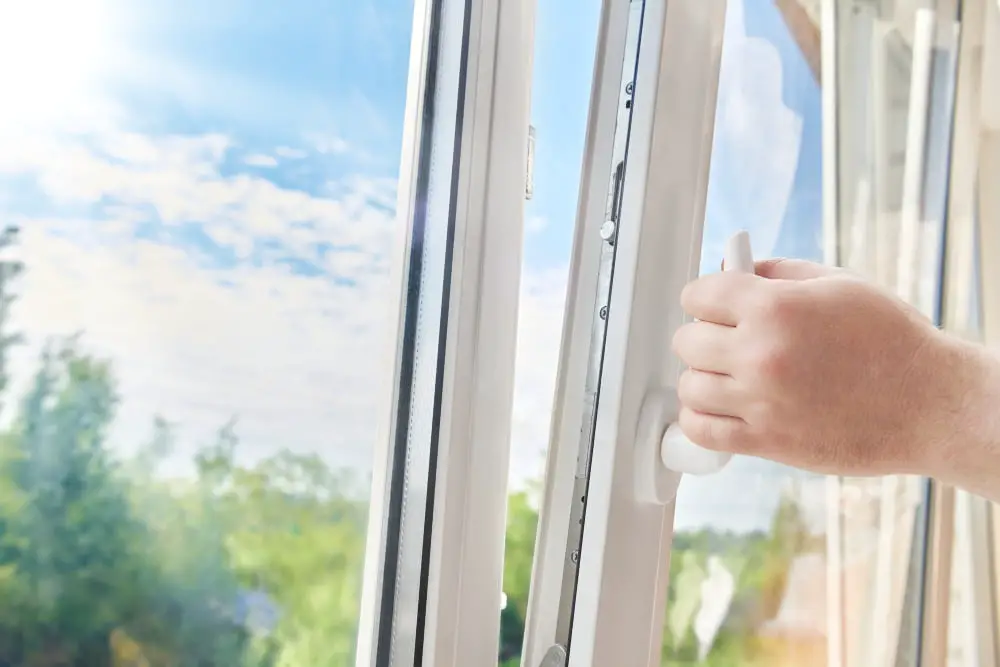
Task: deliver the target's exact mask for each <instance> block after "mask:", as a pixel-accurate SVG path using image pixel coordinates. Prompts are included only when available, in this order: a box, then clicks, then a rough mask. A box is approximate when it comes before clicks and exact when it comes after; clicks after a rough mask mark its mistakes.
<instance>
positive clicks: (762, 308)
mask: <svg viewBox="0 0 1000 667" xmlns="http://www.w3.org/2000/svg"><path fill="white" fill-rule="evenodd" d="M797 310H798V300H797V299H796V298H794V295H793V294H792V291H791V290H788V289H765V290H759V292H758V296H757V303H756V311H757V313H758V315H759V316H760V318H761V319H763V320H764V321H766V322H769V323H773V324H778V325H787V324H789V323H791V322H794V321H795V319H796V316H797Z"/></svg>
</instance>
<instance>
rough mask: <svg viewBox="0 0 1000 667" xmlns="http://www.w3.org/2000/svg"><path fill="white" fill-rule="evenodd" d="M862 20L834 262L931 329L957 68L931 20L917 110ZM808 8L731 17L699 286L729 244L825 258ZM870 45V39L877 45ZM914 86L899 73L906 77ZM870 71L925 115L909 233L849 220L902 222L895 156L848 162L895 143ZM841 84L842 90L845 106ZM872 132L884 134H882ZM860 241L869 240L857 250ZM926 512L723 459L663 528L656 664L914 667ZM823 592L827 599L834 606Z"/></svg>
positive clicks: (915, 496)
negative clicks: (873, 207)
mask: <svg viewBox="0 0 1000 667" xmlns="http://www.w3.org/2000/svg"><path fill="white" fill-rule="evenodd" d="M910 4H912V3H910ZM907 5H908V3H894V6H895V7H896V11H897V13H896V14H894V15H893V16H891V17H886V19H885V25H882V27H881V29H882V32H883V33H884V39H885V40H886V43H887V44H888V43H889V42H890V41H891V40H894V39H902V40H903V42H904V43H905V44H906V48H905V49H902V50H901V52H900V54H899V55H894V56H893V60H891V63H892V64H893V65H894V66H901V65H900V63H901V62H902V60H906V59H909V60H911V61H912V60H913V59H914V56H913V48H912V40H913V34H914V31H915V23H916V22H917V19H916V18H915V13H914V11H913V8H912V7H910V8H908V7H907ZM872 6H873V5H872V4H871V3H863V2H852V1H849V0H848V1H845V2H838V3H837V9H838V13H839V17H838V18H839V23H838V27H839V28H840V30H841V31H840V32H839V33H838V49H839V58H840V60H841V62H840V63H839V65H840V69H841V77H842V78H841V80H840V81H838V82H837V84H838V87H837V94H838V99H839V105H840V107H839V115H840V123H841V125H840V130H839V132H838V135H839V139H840V142H841V143H840V146H839V149H838V154H837V157H838V158H839V163H840V173H839V191H840V196H841V199H840V205H841V208H840V215H841V218H840V227H841V229H842V230H844V231H843V234H842V236H841V241H842V243H841V248H840V253H841V261H842V262H843V263H845V264H847V265H849V266H852V267H856V268H858V269H859V270H862V271H863V272H865V273H867V274H868V275H869V276H870V277H871V278H873V279H878V280H887V281H888V282H889V284H891V285H893V286H897V285H899V286H902V285H905V289H902V288H901V289H900V292H901V294H902V295H903V296H904V297H906V298H908V299H910V300H911V301H913V302H915V303H918V304H919V305H921V306H922V307H924V308H925V310H926V311H927V312H928V314H934V313H935V312H936V310H935V309H936V307H937V304H936V297H937V286H938V284H939V283H938V280H939V267H940V265H939V260H940V254H941V242H940V238H941V230H942V227H941V221H942V220H943V212H944V208H943V206H944V198H943V195H944V185H945V178H946V173H947V171H946V166H947V158H948V156H947V141H946V139H947V136H948V127H949V124H950V115H951V109H950V101H949V100H950V92H949V91H950V90H951V76H952V72H953V68H954V60H953V58H952V57H951V54H952V53H953V51H951V50H949V48H950V47H949V46H948V45H949V44H951V42H948V41H947V37H948V35H951V34H952V31H953V25H952V23H951V22H950V21H934V20H933V19H934V18H935V17H934V15H933V14H932V15H931V18H932V25H933V26H936V27H937V29H938V32H937V33H936V39H937V41H936V42H933V41H932V43H934V44H939V45H941V46H940V48H939V47H934V49H932V51H933V55H934V57H933V58H930V59H929V60H928V61H927V62H928V65H927V72H928V74H927V84H928V87H927V95H926V96H924V97H923V98H914V99H913V100H911V99H910V97H909V94H910V93H909V91H910V87H909V83H908V82H902V83H901V82H900V81H899V79H900V78H905V77H903V75H902V74H899V73H895V72H896V70H893V69H891V67H890V65H889V63H890V61H889V59H888V57H886V58H884V59H883V60H878V61H877V60H875V59H874V56H873V55H872V54H871V52H870V51H869V50H866V49H865V48H862V45H859V42H858V39H859V38H858V37H857V34H856V32H855V30H856V26H855V24H854V23H850V22H851V21H854V22H855V23H864V20H863V19H861V18H859V17H861V16H864V15H865V13H866V12H868V13H870V12H871V11H874V10H873V9H872ZM817 9H818V6H817V3H813V2H808V1H805V0H803V1H802V2H792V1H790V2H777V3H774V2H771V1H769V0H731V1H730V3H729V14H728V16H727V26H726V42H725V46H724V52H723V63H722V75H721V80H720V96H719V102H718V109H717V116H716V128H715V144H714V153H713V161H712V173H711V181H710V186H709V202H708V211H707V218H706V232H705V241H704V252H703V265H702V270H703V271H715V270H718V267H719V264H720V261H721V256H722V250H723V244H724V243H725V240H726V239H727V238H728V236H729V235H730V234H731V233H732V232H734V231H736V230H737V229H740V228H745V229H749V230H750V232H751V236H752V238H753V244H754V251H755V254H756V255H757V256H758V257H766V256H786V257H788V256H792V257H801V258H805V259H811V260H821V259H822V258H823V247H822V243H823V236H822V206H821V204H822V186H821V177H822V167H823V162H824V160H823V157H824V156H823V153H822V141H821V134H822V122H823V119H822V112H821V98H822V94H823V91H822V90H821V88H820V85H819V82H818V81H817V69H818V68H817V67H816V63H818V57H819V54H818V48H819V38H818V32H819V26H818V25H817V21H818V17H819V12H818V11H817ZM921 20H926V19H921ZM868 21H869V23H871V22H872V20H871V19H868ZM845 26H846V27H845ZM868 30H869V32H868V33H865V34H866V35H867V36H866V37H865V40H871V39H872V37H871V31H872V27H871V26H868ZM900 35H902V36H903V37H900ZM888 48H889V47H886V49H888ZM903 55H905V58H903ZM883 61H884V62H883ZM879 67H884V68H885V71H884V72H883V71H882V70H880V69H879ZM911 69H912V65H911V66H906V67H904V70H905V72H906V76H907V77H908V76H909V71H910V70H911ZM880 72H882V73H883V74H885V75H886V76H888V75H889V73H893V74H892V76H894V77H896V78H895V79H894V80H893V81H894V84H893V85H895V86H896V87H900V86H902V85H903V84H904V83H905V90H904V92H903V93H902V95H903V100H902V102H901V103H902V104H903V106H904V107H906V108H908V107H907V105H909V104H913V105H914V107H915V108H919V109H920V111H914V112H913V114H914V117H916V116H918V115H919V114H920V113H923V114H924V116H925V117H926V118H927V119H928V123H927V127H926V128H925V129H926V131H925V133H924V134H923V135H921V136H922V138H921V139H920V140H919V145H920V148H921V151H922V154H923V156H924V157H925V158H926V160H923V161H921V163H920V167H921V170H920V171H919V172H918V173H917V179H916V184H917V187H916V189H915V190H913V192H912V193H910V191H909V190H908V191H907V193H908V196H910V197H911V198H914V197H915V200H914V201H916V202H918V204H919V205H916V206H915V207H914V206H913V205H911V207H910V209H907V212H908V213H910V211H911V209H912V210H913V211H915V213H910V217H911V218H912V220H913V221H914V223H916V222H917V221H919V224H915V225H911V228H908V229H909V231H907V232H906V234H903V233H902V229H903V224H902V222H901V220H902V213H901V212H900V211H896V212H895V215H894V216H893V215H889V214H886V215H884V216H883V217H881V218H878V219H877V223H875V222H872V223H871V225H870V227H865V226H864V225H868V224H869V220H875V218H870V217H866V216H865V215H863V214H858V213H857V211H858V210H859V206H860V205H859V206H856V205H854V202H855V201H861V202H866V201H868V200H867V199H865V198H866V197H867V198H871V197H873V194H872V193H873V192H883V191H884V192H896V196H897V197H898V198H899V204H898V206H897V209H898V208H902V203H901V202H902V201H903V195H902V186H901V184H898V183H896V184H895V185H894V184H893V183H892V182H889V181H892V179H894V178H901V177H902V174H903V171H904V170H903V169H902V168H901V167H900V168H899V169H898V170H896V171H893V169H894V167H893V165H895V164H896V163H897V162H900V163H901V164H905V162H906V160H907V159H911V160H912V159H913V158H911V157H910V154H909V153H908V152H907V150H906V148H907V146H906V145H903V146H899V147H897V146H895V145H893V150H892V151H890V152H891V157H890V156H885V157H884V158H883V160H884V161H883V162H880V163H878V164H874V163H873V162H872V161H871V160H869V161H868V162H864V161H861V162H851V160H854V159H855V153H857V154H864V155H867V154H868V153H867V152H866V151H870V146H869V145H868V144H869V142H870V141H871V140H872V137H873V136H879V137H881V138H882V140H884V141H886V142H888V141H889V139H888V137H889V136H890V135H891V136H892V137H896V135H900V136H901V137H903V138H906V137H907V132H906V127H905V120H906V117H905V115H904V116H902V117H894V119H893V120H892V121H886V120H885V119H884V117H883V116H881V115H877V116H871V115H870V114H869V115H866V113H867V112H868V107H867V106H866V105H867V104H869V103H870V99H869V98H871V97H872V96H873V95H874V94H875V93H874V92H873V93H872V95H868V94H862V92H865V91H881V94H882V96H883V97H884V98H885V99H886V100H888V99H889V98H890V97H891V96H890V95H889V94H888V93H887V92H886V91H887V90H888V89H889V88H890V87H891V86H889V84H888V83H887V82H886V81H885V80H884V79H885V77H882V78H879V77H880V76H882V74H880ZM852 77H853V78H852ZM858 77H861V79H860V80H859V79H858ZM845 82H848V83H850V85H851V86H854V87H853V88H851V89H850V90H847V89H846V86H847V84H846V83H845ZM858 91H862V92H858ZM928 108H929V112H928ZM880 113H882V112H880ZM876 119H878V122H879V123H884V126H883V125H879V126H878V128H879V129H878V130H876V129H875V127H874V126H875V125H876ZM901 123H902V124H903V129H902V130H900V128H899V125H900V124H901ZM883 135H884V136H883ZM852 151H853V152H852ZM914 168H915V167H913V166H911V167H910V169H911V171H912V170H913V169H914ZM865 169H868V171H865ZM880 170H881V171H880ZM867 173H877V174H878V178H877V179H875V180H876V181H877V184H878V188H881V190H879V189H877V188H876V187H875V186H872V185H866V184H865V183H864V175H865V174H867ZM893 187H895V190H893ZM910 188H911V190H912V189H913V186H912V185H911V186H910ZM897 191H898V192H897ZM847 202H851V205H850V206H848V205H847ZM860 209H861V211H862V213H864V211H866V210H867V209H866V208H865V206H860ZM858 229H862V230H864V233H865V234H872V235H874V234H875V233H876V232H875V230H878V233H879V234H880V236H878V238H877V239H876V238H875V237H874V236H866V237H865V238H867V239H870V240H871V241H870V242H868V243H860V242H856V243H855V242H854V241H855V240H856V239H857V235H858V234H859V233H860V232H859V231H857V230H858ZM876 241H877V243H876ZM876 251H877V252H876ZM865 258H872V259H873V261H874V258H881V259H880V261H881V262H882V265H884V266H886V267H887V269H886V271H885V272H884V273H878V272H877V271H868V270H866V268H867V267H866V265H864V263H863V261H861V260H863V259H865ZM918 277H919V278H923V280H918ZM897 279H898V280H897ZM734 489H738V490H739V493H734V492H733V490H734ZM922 498H923V482H922V481H921V480H916V479H914V480H910V479H901V478H896V477H891V478H884V479H864V480H839V479H836V478H825V477H821V476H817V475H811V474H807V473H803V472H799V471H794V470H791V469H788V468H785V467H782V466H778V465H775V464H772V463H768V462H764V461H760V460H756V459H752V458H747V457H737V458H735V459H734V460H733V461H732V462H731V463H730V464H729V466H728V467H727V468H726V469H725V470H723V471H722V472H721V473H719V474H717V475H714V476H709V477H703V478H697V477H688V478H685V479H684V480H683V482H682V484H681V488H680V492H679V495H678V502H677V510H676V518H675V537H674V554H673V557H672V560H671V587H670V601H669V607H668V610H667V627H666V633H665V640H664V642H665V646H664V664H669V665H684V664H690V665H715V666H718V667H722V666H724V665H725V666H729V665H741V666H743V665H761V666H764V665H767V666H769V667H770V666H773V665H805V664H808V665H825V664H828V656H829V655H831V654H833V655H838V656H841V658H840V660H841V663H840V664H843V665H858V666H859V667H869V666H871V665H879V666H880V667H892V666H893V665H897V664H899V665H904V664H912V662H913V658H914V657H915V654H914V652H913V651H912V649H913V648H914V647H915V645H916V644H915V638H916V634H915V631H916V629H917V623H916V621H917V620H918V617H917V614H918V613H919V595H920V590H921V576H922V569H921V566H922V563H921V559H920V554H921V544H922V539H923V537H922V535H923V526H924V513H923V512H922V511H921V507H922ZM831 581H832V582H835V583H836V585H837V586H838V587H839V590H835V591H831V590H829V588H828V587H829V584H830V582H831ZM904 619H905V620H904ZM832 642H836V644H832Z"/></svg>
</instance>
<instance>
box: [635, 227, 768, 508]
mask: <svg viewBox="0 0 1000 667" xmlns="http://www.w3.org/2000/svg"><path fill="white" fill-rule="evenodd" d="M724 269H725V270H726V271H742V272H745V273H753V271H754V261H753V252H752V250H751V248H750V235H749V234H748V233H747V232H745V231H741V232H737V233H736V234H734V235H733V236H732V237H731V238H730V239H729V240H728V242H727V243H726V256H725V266H724ZM678 411H679V404H678V401H677V391H676V388H669V389H661V390H656V391H652V392H650V393H649V394H648V395H647V396H646V397H645V398H644V400H643V405H642V409H641V411H640V415H639V424H638V427H637V429H636V443H635V446H636V469H635V482H636V496H637V497H638V498H639V499H640V500H642V501H645V502H650V503H655V504H666V503H668V502H670V501H671V500H673V499H674V496H675V495H676V494H677V486H678V485H679V484H680V478H681V474H682V473H686V474H689V475H708V474H711V473H714V472H718V471H720V470H722V468H724V467H725V465H726V464H727V463H729V459H731V458H732V454H728V453H725V452H715V451H712V450H709V449H705V448H704V447H700V446H698V445H696V444H694V443H693V442H691V441H690V440H688V439H687V438H686V437H685V436H684V433H683V432H682V431H681V429H680V426H679V425H678V424H677V423H675V421H674V420H675V419H676V418H677V413H678Z"/></svg>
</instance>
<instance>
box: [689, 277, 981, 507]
mask: <svg viewBox="0 0 1000 667" xmlns="http://www.w3.org/2000/svg"><path fill="white" fill-rule="evenodd" d="M681 302H682V305H683V307H684V309H685V311H687V313H688V314H689V315H691V316H692V317H694V318H696V319H697V320H699V321H697V322H694V323H692V324H688V325H685V326H684V327H682V328H681V329H680V330H678V332H677V334H676V336H675V337H674V350H675V351H676V353H677V354H678V356H679V357H680V358H681V360H682V361H684V363H685V364H687V366H688V367H689V370H687V371H685V373H684V375H683V376H682V378H681V381H680V384H679V387H678V394H679V397H680V401H681V404H682V409H681V414H680V425H681V428H682V429H683V430H684V432H685V434H686V435H687V437H688V438H690V439H691V440H692V441H694V442H696V443H698V444H700V445H702V446H704V447H708V448H710V449H714V450H719V451H727V452H734V453H739V454H750V455H753V456H760V457H763V458H767V459H771V460H774V461H778V462H781V463H785V464H788V465H791V466H795V467H798V468H803V469H807V470H812V471H815V472H820V473H827V474H840V475H882V474H916V475H926V476H930V477H935V478H937V479H940V480H942V481H944V482H946V483H949V484H954V485H957V486H961V487H963V488H966V489H968V490H969V491H972V492H974V493H978V494H980V495H983V496H986V497H989V498H991V499H993V500H997V501H1000V356H997V355H995V354H993V353H992V352H990V351H988V350H987V349H986V348H984V347H982V346H977V345H974V344H971V343H967V342H965V341H962V340H959V339H957V338H955V337H953V336H950V335H948V334H945V333H943V332H941V331H939V330H938V329H937V328H935V327H934V326H933V325H932V324H931V323H930V322H929V321H928V320H927V319H926V318H924V317H923V316H922V315H921V314H920V313H919V312H918V311H916V310H915V309H914V308H912V307H910V306H909V305H907V304H906V303H904V302H902V301H901V300H899V299H897V298H896V297H895V296H894V295H892V294H890V293H888V292H886V291H884V290H881V289H879V288H878V287H876V286H874V285H872V284H870V283H867V282H865V281H863V280H861V279H860V278H857V277H855V276H854V275H852V274H850V273H848V272H845V271H842V270H838V269H831V268H829V267H825V266H822V265H818V264H813V263H811V262H802V261H796V260H768V261H765V262H758V264H757V275H750V274H743V273H736V272H727V273H718V274H713V275H708V276H704V277H702V278H699V279H698V280H696V281H694V282H692V283H691V284H689V285H688V286H687V288H686V289H685V290H684V293H683V294H682V297H681Z"/></svg>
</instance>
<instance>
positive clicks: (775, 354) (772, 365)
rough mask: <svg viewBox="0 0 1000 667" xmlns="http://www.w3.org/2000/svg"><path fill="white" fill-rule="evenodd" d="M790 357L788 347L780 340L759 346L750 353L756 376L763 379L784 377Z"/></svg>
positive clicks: (773, 340)
mask: <svg viewBox="0 0 1000 667" xmlns="http://www.w3.org/2000/svg"><path fill="white" fill-rule="evenodd" d="M789 356H790V354H789V351H788V347H787V345H785V344H784V342H783V341H781V340H778V339H772V340H769V341H767V342H766V343H764V344H761V345H757V346H756V347H755V348H754V349H753V350H752V351H751V352H750V353H749V357H750V365H751V367H752V369H753V371H754V374H755V375H757V376H758V377H760V378H763V379H778V378H781V377H784V376H785V374H786V371H787V369H788V366H789Z"/></svg>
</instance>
